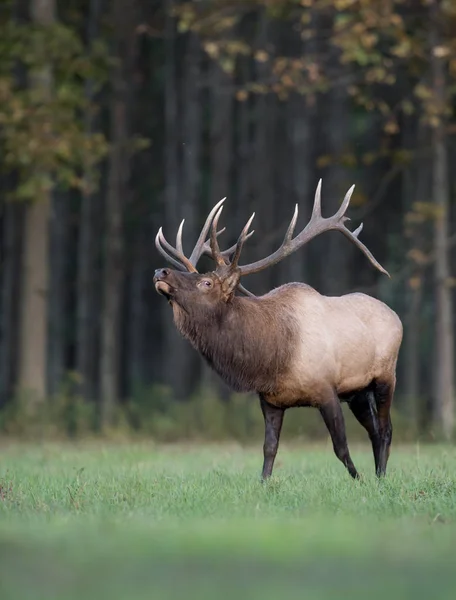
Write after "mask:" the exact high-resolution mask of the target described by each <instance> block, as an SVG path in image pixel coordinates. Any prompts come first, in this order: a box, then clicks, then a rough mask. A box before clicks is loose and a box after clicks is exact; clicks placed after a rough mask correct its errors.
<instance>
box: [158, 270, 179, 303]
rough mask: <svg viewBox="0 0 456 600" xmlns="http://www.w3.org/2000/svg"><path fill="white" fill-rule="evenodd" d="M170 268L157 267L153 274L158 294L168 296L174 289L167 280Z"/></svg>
mask: <svg viewBox="0 0 456 600" xmlns="http://www.w3.org/2000/svg"><path fill="white" fill-rule="evenodd" d="M170 272H171V271H170V269H157V270H156V271H155V274H154V284H155V289H156V291H157V292H158V293H159V294H162V295H163V296H165V297H166V298H168V299H169V298H170V297H171V296H172V293H173V291H174V288H173V286H172V285H171V284H170V283H169V281H167V279H168V277H169V275H170Z"/></svg>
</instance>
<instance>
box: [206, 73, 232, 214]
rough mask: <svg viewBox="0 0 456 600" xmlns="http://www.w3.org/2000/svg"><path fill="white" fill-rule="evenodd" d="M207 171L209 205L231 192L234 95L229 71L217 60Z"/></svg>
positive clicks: (211, 75) (213, 79) (212, 86)
mask: <svg viewBox="0 0 456 600" xmlns="http://www.w3.org/2000/svg"><path fill="white" fill-rule="evenodd" d="M210 106H211V124H210V173H211V188H210V194H209V199H210V201H209V205H210V206H211V207H212V205H213V204H215V203H216V202H218V201H219V200H221V199H222V198H224V197H225V196H229V195H230V189H231V180H230V175H231V158H232V151H231V150H232V136H233V125H232V118H233V95H232V91H231V82H230V79H229V77H228V75H227V74H226V73H225V72H224V71H223V70H222V68H221V67H220V65H219V64H218V63H217V62H216V61H212V62H211V64H210Z"/></svg>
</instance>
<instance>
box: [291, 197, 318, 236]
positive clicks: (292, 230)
mask: <svg viewBox="0 0 456 600" xmlns="http://www.w3.org/2000/svg"><path fill="white" fill-rule="evenodd" d="M314 210H315V205H314ZM298 212H299V208H298V205H297V204H296V206H295V211H294V214H293V218H292V219H291V221H290V224H289V225H288V229H287V232H286V234H285V241H286V242H289V241H290V240H291V238H292V237H293V233H294V230H295V227H296V221H297V220H298Z"/></svg>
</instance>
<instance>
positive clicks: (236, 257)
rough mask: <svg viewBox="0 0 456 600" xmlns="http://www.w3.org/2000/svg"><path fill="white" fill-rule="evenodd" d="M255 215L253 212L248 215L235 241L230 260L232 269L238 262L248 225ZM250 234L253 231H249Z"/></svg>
mask: <svg viewBox="0 0 456 600" xmlns="http://www.w3.org/2000/svg"><path fill="white" fill-rule="evenodd" d="M254 217H255V213H253V214H252V216H251V217H250V219H249V220H248V221H247V223H246V224H245V225H244V229H243V230H242V231H241V234H240V235H239V238H238V241H237V243H236V249H235V252H234V256H233V260H232V261H231V268H232V269H236V268H237V265H238V262H239V257H240V256H241V252H242V246H243V245H244V242H245V240H246V239H247V233H248V231H249V227H250V225H251V224H252V221H253V219H254ZM250 233H251V234H252V233H253V231H251V232H250Z"/></svg>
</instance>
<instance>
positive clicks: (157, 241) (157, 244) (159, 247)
mask: <svg viewBox="0 0 456 600" xmlns="http://www.w3.org/2000/svg"><path fill="white" fill-rule="evenodd" d="M160 232H161V227H160V229H159V231H158V233H157V235H156V236H155V247H156V248H157V250H158V251H159V252H160V254H161V255H162V256H164V257H165V258H166V260H167V261H169V262H170V263H171V264H172V265H173V266H174V267H176V269H179V271H186V270H187V269H186V268H185V267H184V265H183V264H182V263H180V262H179V261H177V260H176V259H175V258H173V257H172V256H170V255H169V254H168V253H167V252H166V251H165V250H164V249H163V247H162V245H161V244H160Z"/></svg>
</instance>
